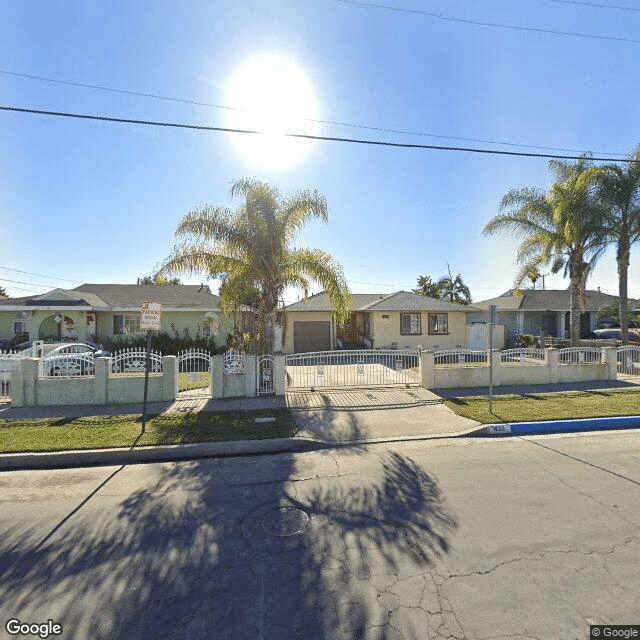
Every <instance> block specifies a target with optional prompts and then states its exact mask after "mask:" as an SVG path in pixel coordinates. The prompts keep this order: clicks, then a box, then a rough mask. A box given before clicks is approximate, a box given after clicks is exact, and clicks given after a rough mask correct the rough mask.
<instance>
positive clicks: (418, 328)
mask: <svg viewBox="0 0 640 640" xmlns="http://www.w3.org/2000/svg"><path fill="white" fill-rule="evenodd" d="M421 333H422V324H421V323H420V314H419V313H401V314H400V335H402V336H409V335H420V334H421Z"/></svg>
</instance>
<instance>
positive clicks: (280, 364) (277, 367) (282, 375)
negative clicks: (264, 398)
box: [273, 353, 287, 396]
mask: <svg viewBox="0 0 640 640" xmlns="http://www.w3.org/2000/svg"><path fill="white" fill-rule="evenodd" d="M286 375H287V371H286V356H285V355H284V354H279V353H276V361H275V363H274V367H273V376H274V390H275V392H276V395H277V396H283V395H284V393H285V390H286Z"/></svg>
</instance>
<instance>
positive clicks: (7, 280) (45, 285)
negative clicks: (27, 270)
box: [0, 278, 51, 289]
mask: <svg viewBox="0 0 640 640" xmlns="http://www.w3.org/2000/svg"><path fill="white" fill-rule="evenodd" d="M0 282H13V283H15V284H28V285H29V286H30V287H43V288H45V289H51V285H49V284H36V283H35V282H23V281H22V280H9V279H8V278H0Z"/></svg>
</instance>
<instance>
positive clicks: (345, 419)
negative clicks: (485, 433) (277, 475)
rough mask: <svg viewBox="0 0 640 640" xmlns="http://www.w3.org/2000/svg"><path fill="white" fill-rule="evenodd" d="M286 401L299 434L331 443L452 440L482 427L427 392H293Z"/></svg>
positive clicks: (411, 388)
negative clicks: (452, 437) (439, 438)
mask: <svg viewBox="0 0 640 640" xmlns="http://www.w3.org/2000/svg"><path fill="white" fill-rule="evenodd" d="M286 402H287V406H288V407H289V409H291V411H292V413H293V415H294V416H295V419H296V423H297V424H298V426H299V427H300V432H298V434H297V435H298V436H299V437H310V438H317V439H320V440H324V441H325V442H343V443H361V442H362V443H363V442H366V441H371V440H376V441H384V440H389V441H391V440H411V439H420V438H433V437H450V436H454V435H461V434H464V433H470V432H473V431H476V430H477V429H478V428H479V427H480V424H479V423H478V422H475V421H474V420H469V419H468V418H463V417H461V416H459V415H457V414H456V413H454V412H453V411H451V410H450V409H448V408H447V407H446V406H445V405H444V404H443V400H442V398H441V397H439V396H437V395H436V394H435V393H433V392H432V391H429V390H427V389H422V388H421V387H404V388H384V389H335V390H333V389H332V390H329V389H325V390H321V391H315V392H302V391H300V392H294V391H290V392H288V393H287V395H286Z"/></svg>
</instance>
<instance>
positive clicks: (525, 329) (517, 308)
mask: <svg viewBox="0 0 640 640" xmlns="http://www.w3.org/2000/svg"><path fill="white" fill-rule="evenodd" d="M616 299H617V297H616V296H612V295H609V294H607V293H602V292H601V291H600V289H598V290H597V291H593V290H587V291H586V292H585V303H586V309H585V312H584V313H582V314H581V316H580V336H581V337H585V336H586V335H587V334H588V333H590V332H591V331H593V329H594V327H595V324H596V321H597V317H596V312H597V311H598V309H599V308H600V307H601V306H602V305H604V304H611V303H612V302H615V301H616ZM629 302H630V303H631V304H634V303H635V302H636V301H635V300H630V301H629ZM473 304H474V306H475V307H480V308H481V309H483V310H484V311H482V312H480V313H473V314H471V316H470V321H471V322H474V321H477V322H486V321H487V320H488V318H489V308H490V306H491V305H493V304H495V305H496V307H497V313H498V319H497V322H499V323H500V324H503V325H505V326H506V327H507V330H508V331H512V332H514V333H521V334H522V333H523V334H531V335H536V336H537V335H540V334H541V333H543V334H544V335H546V336H555V337H556V338H562V339H565V338H568V337H569V309H570V305H569V290H568V289H523V290H522V295H515V293H514V291H513V290H509V291H507V292H505V293H503V294H502V295H501V296H498V297H497V298H492V299H491V300H483V301H481V302H474V303H473Z"/></svg>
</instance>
